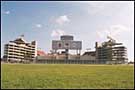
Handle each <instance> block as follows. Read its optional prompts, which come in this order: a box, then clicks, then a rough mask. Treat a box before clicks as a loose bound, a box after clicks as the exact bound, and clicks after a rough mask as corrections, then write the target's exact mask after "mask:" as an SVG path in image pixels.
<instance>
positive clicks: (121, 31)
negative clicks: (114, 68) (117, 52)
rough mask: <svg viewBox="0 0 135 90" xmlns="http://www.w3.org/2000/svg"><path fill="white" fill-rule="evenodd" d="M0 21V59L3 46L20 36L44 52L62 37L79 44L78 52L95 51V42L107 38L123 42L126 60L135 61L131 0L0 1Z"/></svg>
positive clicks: (132, 3) (47, 51) (48, 50)
mask: <svg viewBox="0 0 135 90" xmlns="http://www.w3.org/2000/svg"><path fill="white" fill-rule="evenodd" d="M1 19H2V20H1V57H2V56H3V48H4V44H6V43H8V42H9V41H12V40H15V39H16V38H17V37H19V36H20V35H22V34H24V39H25V40H26V41H27V42H31V41H33V40H36V41H37V46H38V48H40V49H41V50H43V51H44V52H46V53H49V52H50V50H51V49H52V48H51V43H52V40H59V39H60V36H61V35H73V36H74V40H77V41H82V52H81V53H84V52H85V51H86V50H87V49H88V48H91V50H92V51H93V50H95V49H94V47H95V42H96V41H97V42H99V43H102V42H104V41H106V40H108V39H107V35H109V36H111V37H112V38H113V39H115V40H116V42H121V43H123V45H124V46H126V47H127V57H128V59H129V61H133V60H134V2H133V1H2V2H1Z"/></svg>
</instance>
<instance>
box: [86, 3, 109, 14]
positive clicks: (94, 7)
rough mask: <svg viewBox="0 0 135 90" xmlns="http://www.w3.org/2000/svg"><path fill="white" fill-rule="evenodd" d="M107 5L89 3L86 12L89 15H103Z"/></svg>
mask: <svg viewBox="0 0 135 90" xmlns="http://www.w3.org/2000/svg"><path fill="white" fill-rule="evenodd" d="M106 5H107V4H106V3H104V2H89V3H87V7H86V11H87V12H88V13H89V14H97V13H101V12H103V11H104V9H105V7H106Z"/></svg>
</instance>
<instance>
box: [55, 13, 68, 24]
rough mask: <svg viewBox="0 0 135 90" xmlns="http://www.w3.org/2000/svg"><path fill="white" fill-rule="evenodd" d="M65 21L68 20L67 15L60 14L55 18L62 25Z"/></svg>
mask: <svg viewBox="0 0 135 90" xmlns="http://www.w3.org/2000/svg"><path fill="white" fill-rule="evenodd" d="M66 22H70V20H69V18H68V17H67V15H63V16H60V17H59V18H57V19H56V23H58V24H59V25H63V24H64V23H66Z"/></svg>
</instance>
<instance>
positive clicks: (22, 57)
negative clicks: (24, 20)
mask: <svg viewBox="0 0 135 90" xmlns="http://www.w3.org/2000/svg"><path fill="white" fill-rule="evenodd" d="M36 56H37V43H36V41H32V42H31V43H27V42H26V41H25V40H24V39H23V37H19V38H17V39H15V40H14V41H9V43H7V44H5V45H4V56H3V59H4V60H6V61H7V62H20V61H28V62H29V61H33V60H34V59H35V57H36Z"/></svg>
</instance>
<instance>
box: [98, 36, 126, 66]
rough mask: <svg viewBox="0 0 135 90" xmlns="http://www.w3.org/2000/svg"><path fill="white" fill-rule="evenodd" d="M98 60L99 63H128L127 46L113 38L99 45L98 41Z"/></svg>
mask: <svg viewBox="0 0 135 90" xmlns="http://www.w3.org/2000/svg"><path fill="white" fill-rule="evenodd" d="M96 60H97V62H98V63H103V64H104V63H105V64H122V63H127V62H128V59H127V48H126V47H125V46H123V45H122V43H116V41H115V40H113V39H111V38H110V40H109V41H107V42H103V43H102V45H100V46H98V43H97V42H96Z"/></svg>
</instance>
